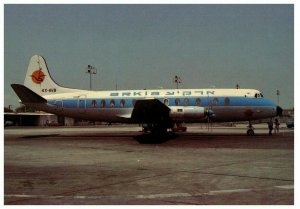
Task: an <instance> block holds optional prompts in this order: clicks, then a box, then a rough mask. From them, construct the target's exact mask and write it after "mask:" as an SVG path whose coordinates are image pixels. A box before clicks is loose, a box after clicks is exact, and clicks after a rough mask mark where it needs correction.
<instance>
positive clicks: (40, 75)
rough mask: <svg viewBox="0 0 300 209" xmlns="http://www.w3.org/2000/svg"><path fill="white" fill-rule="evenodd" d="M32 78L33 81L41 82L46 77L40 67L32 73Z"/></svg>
mask: <svg viewBox="0 0 300 209" xmlns="http://www.w3.org/2000/svg"><path fill="white" fill-rule="evenodd" d="M31 79H32V81H33V83H36V84H41V83H42V82H43V81H44V79H45V74H44V73H43V71H42V70H41V69H38V70H36V71H34V72H33V73H32V74H31Z"/></svg>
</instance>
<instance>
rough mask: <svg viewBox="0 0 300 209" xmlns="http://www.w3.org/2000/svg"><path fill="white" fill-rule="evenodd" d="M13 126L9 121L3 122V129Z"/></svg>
mask: <svg viewBox="0 0 300 209" xmlns="http://www.w3.org/2000/svg"><path fill="white" fill-rule="evenodd" d="M13 125H14V122H12V121H10V120H5V121H4V127H7V126H13Z"/></svg>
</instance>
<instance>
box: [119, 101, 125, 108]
mask: <svg viewBox="0 0 300 209" xmlns="http://www.w3.org/2000/svg"><path fill="white" fill-rule="evenodd" d="M124 106H125V100H124V99H121V101H120V107H124Z"/></svg>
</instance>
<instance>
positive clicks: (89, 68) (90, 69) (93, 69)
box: [85, 65, 97, 90]
mask: <svg viewBox="0 0 300 209" xmlns="http://www.w3.org/2000/svg"><path fill="white" fill-rule="evenodd" d="M85 72H86V73H89V74H90V90H92V74H97V68H96V67H94V66H92V65H88V66H87V67H86V68H85Z"/></svg>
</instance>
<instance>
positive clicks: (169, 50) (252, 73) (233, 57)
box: [4, 5, 294, 108]
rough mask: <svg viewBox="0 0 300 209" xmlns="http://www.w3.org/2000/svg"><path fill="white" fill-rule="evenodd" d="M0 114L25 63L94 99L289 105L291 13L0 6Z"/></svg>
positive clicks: (279, 9) (242, 8) (289, 8)
mask: <svg viewBox="0 0 300 209" xmlns="http://www.w3.org/2000/svg"><path fill="white" fill-rule="evenodd" d="M4 29H5V31H4V52H5V56H4V69H5V72H4V80H5V82H4V93H5V95H4V105H5V106H8V105H9V104H12V105H14V106H15V107H16V106H18V97H17V96H16V95H15V93H14V92H13V90H12V89H11V87H10V84H11V83H23V82H24V78H25V73H26V70H27V66H28V62H29V59H30V57H31V56H32V55H34V54H40V55H42V56H44V57H45V58H46V61H47V64H48V67H49V69H50V73H51V75H52V77H53V78H54V79H55V80H56V82H57V83H59V84H60V85H64V86H68V87H74V88H84V89H88V88H89V76H88V74H85V71H84V69H85V67H86V66H87V65H88V64H91V65H95V66H96V67H97V68H98V74H97V75H95V76H93V86H94V89H95V90H111V89H115V88H116V82H117V84H118V89H144V88H147V89H150V88H151V89H153V88H161V87H164V88H174V87H175V85H174V83H173V82H172V80H173V77H174V76H175V75H179V76H180V77H181V78H182V81H183V83H182V85H181V86H180V87H181V88H209V87H211V86H216V87H217V88H234V87H235V85H236V84H239V85H240V86H241V88H254V89H258V90H261V91H262V92H263V94H264V96H265V97H267V98H270V99H273V100H274V101H277V99H276V98H277V97H276V90H277V89H279V90H280V93H281V95H280V105H281V106H283V107H284V108H290V107H293V106H294V7H293V5H5V6H4Z"/></svg>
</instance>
